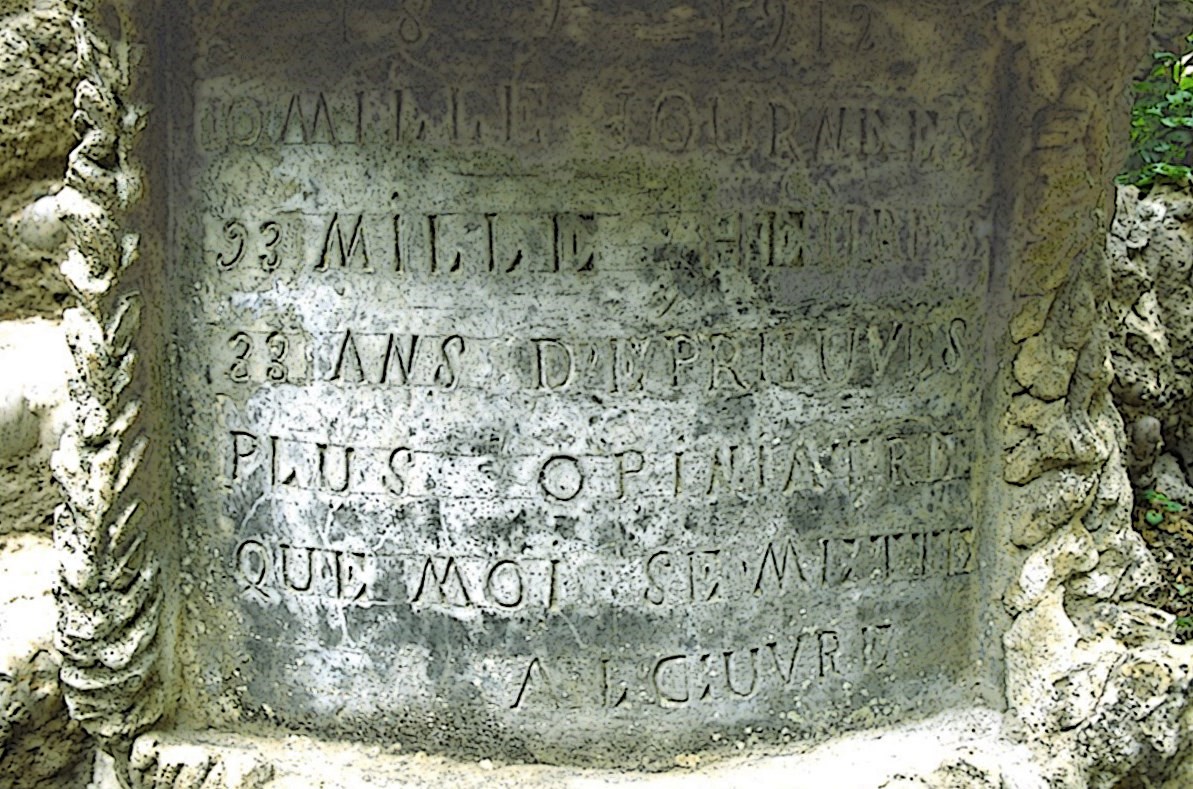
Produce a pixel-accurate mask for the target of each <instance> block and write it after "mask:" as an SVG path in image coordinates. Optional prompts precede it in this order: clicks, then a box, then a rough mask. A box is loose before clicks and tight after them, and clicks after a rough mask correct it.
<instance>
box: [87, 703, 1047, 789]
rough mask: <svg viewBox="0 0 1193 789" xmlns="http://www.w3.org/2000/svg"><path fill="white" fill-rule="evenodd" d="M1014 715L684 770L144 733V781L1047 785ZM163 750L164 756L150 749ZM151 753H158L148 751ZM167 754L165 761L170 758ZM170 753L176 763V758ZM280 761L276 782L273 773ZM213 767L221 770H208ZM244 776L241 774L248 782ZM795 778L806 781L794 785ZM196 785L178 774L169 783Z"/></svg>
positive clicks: (947, 719) (104, 778)
mask: <svg viewBox="0 0 1193 789" xmlns="http://www.w3.org/2000/svg"><path fill="white" fill-rule="evenodd" d="M1012 736H1013V734H1012V733H1011V732H1009V731H1007V730H1006V727H1005V726H1004V723H1003V715H1002V714H1001V713H998V712H995V711H993V710H988V709H981V708H975V709H970V710H962V711H956V710H955V711H950V712H945V713H942V714H939V715H935V716H933V717H931V718H928V719H926V720H922V721H918V722H915V723H909V724H902V725H899V726H892V727H889V728H884V729H875V730H871V731H867V732H862V733H858V734H852V735H847V736H843V737H839V738H836V739H834V740H832V741H830V742H827V743H824V744H822V745H819V746H817V747H814V748H811V749H809V750H807V751H804V752H801V753H786V754H773V755H763V756H760V755H752V756H748V757H742V758H738V759H728V760H722V761H708V762H706V761H705V760H704V758H702V756H701V755H699V754H693V755H691V756H688V757H684V756H680V757H677V759H676V761H677V762H679V764H677V765H676V767H677V769H676V770H674V771H671V772H664V773H643V772H621V771H614V770H591V769H579V768H573V767H554V766H543V765H506V764H500V763H498V761H497V760H488V759H482V760H479V761H473V762H460V761H452V760H449V759H444V758H441V757H437V756H428V755H426V754H424V753H402V752H401V751H400V750H398V749H396V748H392V747H391V748H382V747H378V746H364V745H353V744H350V743H333V742H328V741H320V740H315V739H312V738H309V737H302V736H297V735H294V736H289V737H286V738H284V739H266V738H256V737H247V736H226V735H221V734H216V733H212V732H191V733H185V732H171V733H170V734H168V735H161V734H156V733H151V734H148V735H145V736H144V737H142V738H141V739H140V740H138V743H137V747H136V748H135V749H134V757H133V758H134V761H135V760H136V759H137V758H138V755H140V756H141V758H142V759H145V760H146V761H156V766H157V768H158V771H157V772H156V773H153V772H150V773H144V774H143V775H144V779H143V780H144V781H145V784H144V785H145V786H154V785H155V784H154V780H155V779H156V780H160V775H166V774H177V773H178V772H179V771H180V767H179V763H180V762H182V763H184V765H183V766H185V765H193V764H196V763H201V762H207V763H208V764H212V765H213V764H214V763H215V762H217V761H219V760H223V761H225V762H227V763H228V765H229V767H228V769H227V770H226V775H227V776H228V778H229V779H231V780H226V781H225V782H224V783H218V782H217V783H214V784H212V783H210V782H202V781H203V779H202V778H200V779H199V780H200V782H197V783H195V784H194V787H196V788H197V787H199V786H202V787H204V789H213V788H214V787H218V788H219V789H256V788H257V787H267V788H268V789H300V788H301V789H308V788H309V787H324V789H340V788H341V787H342V788H343V789H349V787H351V789H359V788H360V787H411V788H413V787H428V788H429V787H442V786H452V787H457V789H473V787H475V789H499V788H501V789H504V788H505V787H509V788H510V789H513V787H518V788H519V789H537V788H538V787H543V788H544V789H545V787H569V788H571V789H586V788H587V787H598V786H611V785H616V786H633V787H649V789H670V787H679V786H682V787H684V789H700V788H701V787H739V786H740V787H760V786H779V785H796V786H832V787H835V789H850V788H851V787H856V789H863V788H865V789H874V788H875V787H883V789H912V788H913V787H915V788H917V789H918V788H920V787H924V788H927V787H941V788H943V787H957V788H958V789H959V788H960V787H966V788H967V789H969V788H970V787H976V788H978V789H981V788H984V787H990V789H994V788H995V787H1008V789H1012V788H1013V789H1034V788H1035V787H1040V788H1041V789H1042V788H1043V787H1047V786H1050V785H1055V784H1050V782H1049V781H1048V779H1047V776H1046V774H1047V773H1052V774H1054V775H1055V766H1053V765H1045V764H1044V763H1043V761H1042V756H1043V755H1042V754H1034V753H1033V751H1032V749H1031V748H1030V747H1028V746H1027V745H1025V744H1018V743H1015V742H1012V740H1011V737H1012ZM150 751H154V752H155V754H154V755H150V753H149V752H150ZM147 757H148V758H147ZM163 757H165V758H163ZM171 759H172V760H173V761H171ZM270 767H272V773H273V778H272V779H269V778H266V777H265V776H267V775H268V774H269V768H270ZM208 769H212V770H214V767H211V768H208ZM233 776H242V778H241V779H240V780H239V782H237V780H236V779H234V778H233ZM793 781H795V782H796V783H794V784H792V782H793ZM160 785H165V786H172V787H175V788H176V789H192V787H191V785H190V784H185V783H180V782H178V781H177V780H173V782H172V783H165V784H160ZM93 787H94V789H120V787H119V784H118V783H117V782H116V778H115V774H114V772H113V766H112V763H111V761H110V759H108V758H107V757H101V761H100V762H99V763H98V764H97V770H96V777H95V782H94V784H93Z"/></svg>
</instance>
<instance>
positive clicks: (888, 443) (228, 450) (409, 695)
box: [160, 0, 998, 764]
mask: <svg viewBox="0 0 1193 789" xmlns="http://www.w3.org/2000/svg"><path fill="white" fill-rule="evenodd" d="M199 6H202V4H198V5H197V7H196V10H194V11H193V12H191V13H189V14H188V13H182V14H181V15H179V16H178V17H177V18H175V19H172V20H171V22H170V23H169V25H168V26H167V27H168V33H167V35H168V37H169V41H170V45H169V50H170V61H169V64H168V66H166V67H165V68H166V73H168V74H169V77H170V78H169V80H168V82H169V86H168V88H167V90H166V97H165V98H164V100H163V101H164V105H165V107H167V108H168V113H169V116H170V118H171V119H172V127H171V129H170V141H169V144H170V151H171V165H172V169H171V175H170V178H169V183H168V193H167V194H168V196H167V194H163V195H160V199H162V200H166V201H167V203H168V206H169V214H170V218H169V226H170V237H169V245H170V248H171V250H172V251H171V257H170V259H171V261H172V262H171V264H170V267H169V271H168V273H167V275H166V281H167V282H168V287H167V288H166V289H165V290H166V291H167V292H168V295H167V296H166V297H165V299H166V301H165V304H166V308H167V313H168V318H167V319H166V320H167V324H166V325H167V326H168V331H169V332H170V334H171V337H172V341H171V350H170V354H169V357H170V358H169V364H170V369H171V371H172V372H171V375H172V376H173V379H174V380H175V381H177V388H176V390H175V391H174V392H172V393H171V398H172V400H173V403H174V406H173V407H174V408H175V409H176V412H177V413H178V414H179V415H180V417H179V421H178V422H177V424H176V426H175V436H176V446H175V447H174V451H175V455H174V457H175V465H176V474H177V478H176V483H175V486H174V490H175V500H176V506H177V517H178V522H179V524H180V526H181V530H182V543H183V544H184V545H185V546H186V553H185V555H184V557H183V559H182V562H181V566H180V576H179V577H180V579H181V580H182V583H183V588H184V589H185V590H186V593H185V594H184V596H183V600H182V602H183V608H182V619H181V621H182V627H181V631H180V633H179V636H178V642H177V661H178V665H179V668H180V671H181V674H182V676H183V677H184V682H185V693H184V695H183V699H182V703H181V706H180V714H181V715H182V716H183V717H184V719H190V720H193V721H195V722H197V723H204V724H211V725H215V726H217V727H219V726H229V725H231V724H232V722H233V721H236V722H237V725H243V724H244V723H245V722H256V723H260V724H276V725H279V726H282V727H286V728H297V729H302V730H305V731H313V732H319V733H322V734H326V735H343V736H351V737H354V738H364V739H367V740H379V741H388V740H400V741H402V742H403V743H415V744H417V745H418V746H419V747H436V748H443V747H446V748H448V749H450V750H453V751H459V752H464V753H472V752H477V753H491V752H493V751H494V749H497V750H498V751H500V752H502V753H504V754H505V755H506V756H507V757H509V758H527V759H539V760H548V761H578V760H579V761H586V762H597V763H621V764H624V763H626V762H627V760H628V761H629V762H630V763H635V762H639V761H641V762H647V763H652V762H654V761H656V760H660V759H661V760H663V761H664V762H666V761H669V760H670V759H671V757H672V756H673V755H674V754H675V753H678V752H682V751H685V750H692V749H700V748H706V747H715V746H716V744H717V742H718V741H725V742H728V741H738V740H742V739H748V740H751V741H753V740H755V739H758V740H761V741H766V742H779V741H785V740H789V739H804V738H808V737H820V736H823V735H824V734H825V733H827V732H833V731H839V730H844V729H848V728H856V727H859V726H869V725H872V724H874V723H876V722H882V721H890V720H897V719H900V718H903V717H907V716H909V715H920V714H923V713H925V712H929V711H933V710H936V709H940V708H943V707H947V706H952V705H956V704H959V703H962V702H963V701H965V700H967V699H970V698H971V697H972V696H973V694H974V692H975V691H974V689H973V688H974V686H975V683H976V684H978V685H980V684H981V683H982V682H984V681H986V680H988V679H990V678H991V677H993V676H996V674H997V670H996V663H997V660H996V659H995V660H993V661H992V662H984V661H990V658H991V656H990V655H988V654H987V652H988V651H989V650H988V647H986V646H983V645H982V644H980V643H979V641H978V640H977V639H976V638H975V636H974V633H975V627H976V624H975V623H976V622H977V621H978V617H979V614H980V612H981V610H982V605H983V604H982V602H981V600H980V591H981V585H980V570H981V567H982V562H981V556H982V550H983V549H982V546H983V540H984V532H985V529H986V526H985V522H984V512H983V507H982V500H983V493H982V491H983V480H984V477H983V476H982V469H983V466H982V464H981V463H980V462H978V457H979V455H980V452H981V447H982V446H983V442H984V438H983V432H982V427H981V424H982V420H981V419H980V418H979V417H980V416H981V414H980V405H981V402H982V391H983V381H984V380H987V379H988V378H989V377H990V375H991V374H992V370H991V369H990V367H989V365H986V364H984V363H983V359H984V354H983V346H984V342H985V339H984V338H985V336H986V331H987V307H988V302H989V297H988V296H987V295H986V294H987V293H988V292H989V285H990V272H991V267H992V261H993V257H992V247H993V219H994V208H995V207H994V200H993V196H994V194H995V179H996V176H997V173H996V172H995V168H994V167H993V165H992V163H991V162H992V159H991V156H990V152H991V142H990V139H991V126H992V118H993V116H994V115H995V113H996V105H995V99H996V95H997V88H998V86H997V85H996V83H995V80H994V70H993V69H988V68H986V66H987V65H988V64H987V61H988V60H989V59H990V58H991V57H993V54H992V53H993V51H994V49H993V44H994V40H993V39H992V38H991V35H990V30H989V28H988V25H987V23H986V21H985V20H983V19H981V18H980V17H977V16H975V17H973V18H962V19H958V18H957V15H956V13H955V9H954V8H953V4H951V3H932V2H923V3H908V2H903V3H898V2H872V3H866V4H863V3H854V4H841V3H829V2H824V3H819V2H808V3H794V2H788V3H784V2H780V3H761V2H743V3H723V2H712V1H711V0H706V1H702V2H696V3H691V4H677V3H670V2H654V3H646V4H643V3H628V2H627V3H618V2H608V3H588V4H583V3H574V2H565V1H564V0H526V1H524V2H499V3H475V2H472V3H470V2H464V1H463V0H460V1H459V2H425V1H424V2H404V3H388V2H387V3H380V2H301V3H296V2H292V1H291V0H288V1H287V2H285V3H280V2H278V3H272V2H261V3H255V4H235V6H227V5H225V4H219V8H218V9H214V8H206V7H199ZM217 10H218V13H215V11H217ZM925 30H932V31H933V35H931V36H926V35H925V32H924V31H925ZM987 467H988V466H987ZM992 666H993V667H994V668H992ZM986 692H987V693H989V691H986Z"/></svg>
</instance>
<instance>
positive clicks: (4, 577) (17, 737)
mask: <svg viewBox="0 0 1193 789" xmlns="http://www.w3.org/2000/svg"><path fill="white" fill-rule="evenodd" d="M56 565H57V557H56V556H55V555H54V552H53V548H52V546H51V545H50V543H49V539H48V538H47V537H45V536H41V535H33V534H22V535H0V621H2V622H3V623H4V626H3V628H0V785H3V786H5V787H10V789H58V787H82V786H85V785H86V783H87V781H86V774H87V773H88V772H89V767H90V756H91V754H92V751H93V749H94V746H93V745H92V743H91V742H90V741H89V739H88V738H87V736H86V733H85V732H84V731H83V728H82V727H81V726H79V724H78V722H76V721H73V720H71V719H70V716H69V715H67V713H66V704H65V703H64V701H63V697H62V690H61V688H60V687H59V684H58V670H59V668H60V665H61V657H60V656H59V655H58V653H57V652H56V651H55V650H54V647H53V636H54V620H55V618H56V617H55V611H54V598H53V596H52V595H51V589H52V586H53V579H54V570H55V567H56Z"/></svg>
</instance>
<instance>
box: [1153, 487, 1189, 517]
mask: <svg viewBox="0 0 1193 789" xmlns="http://www.w3.org/2000/svg"><path fill="white" fill-rule="evenodd" d="M1143 498H1144V499H1146V500H1147V503H1148V509H1147V512H1145V513H1144V514H1143V519H1144V520H1145V521H1147V523H1148V525H1149V526H1159V525H1160V524H1161V523H1163V522H1164V514H1165V513H1170V514H1174V515H1175V514H1176V513H1178V512H1181V511H1182V510H1184V509H1185V505H1184V504H1181V503H1180V502H1179V501H1173V500H1172V499H1170V498H1168V497H1167V496H1165V495H1164V494H1163V493H1161V492H1160V491H1158V490H1145V491H1144V492H1143Z"/></svg>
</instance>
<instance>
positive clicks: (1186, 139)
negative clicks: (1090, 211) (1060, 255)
mask: <svg viewBox="0 0 1193 789" xmlns="http://www.w3.org/2000/svg"><path fill="white" fill-rule="evenodd" d="M1189 40H1193V36H1191V37H1190V39H1189ZM1153 58H1154V61H1155V62H1154V65H1153V66H1152V70H1151V72H1150V73H1149V74H1148V76H1147V78H1146V79H1144V80H1142V81H1141V82H1137V83H1135V91H1136V93H1137V94H1138V95H1137V97H1136V99H1135V106H1133V107H1132V108H1131V156H1130V158H1129V159H1128V160H1127V172H1125V173H1123V174H1122V175H1120V176H1119V177H1118V182H1119V183H1121V184H1133V185H1135V186H1138V187H1139V188H1140V189H1142V190H1144V191H1145V192H1146V191H1148V190H1150V189H1151V188H1152V187H1153V186H1156V185H1157V184H1169V185H1173V186H1177V187H1180V188H1189V187H1190V186H1191V185H1193V150H1191V148H1193V66H1191V61H1193V53H1189V54H1187V55H1184V56H1180V55H1176V54H1173V53H1172V52H1156V53H1155V54H1154V55H1153Z"/></svg>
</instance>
